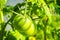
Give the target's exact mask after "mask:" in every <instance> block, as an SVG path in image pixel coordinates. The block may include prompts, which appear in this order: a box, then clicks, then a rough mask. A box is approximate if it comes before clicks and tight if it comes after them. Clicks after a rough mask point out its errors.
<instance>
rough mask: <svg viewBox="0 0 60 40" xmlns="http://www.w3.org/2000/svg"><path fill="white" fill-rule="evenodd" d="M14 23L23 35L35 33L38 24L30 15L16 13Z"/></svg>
mask: <svg viewBox="0 0 60 40" xmlns="http://www.w3.org/2000/svg"><path fill="white" fill-rule="evenodd" d="M13 25H14V27H15V29H17V30H18V31H19V32H20V33H22V34H23V35H35V33H36V26H35V25H34V23H33V21H32V20H31V18H30V17H29V16H28V15H25V16H23V15H21V14H20V15H16V16H15V18H14V20H13Z"/></svg>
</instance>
